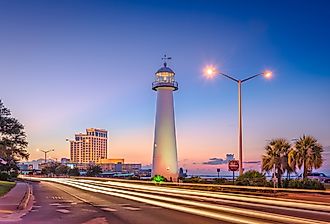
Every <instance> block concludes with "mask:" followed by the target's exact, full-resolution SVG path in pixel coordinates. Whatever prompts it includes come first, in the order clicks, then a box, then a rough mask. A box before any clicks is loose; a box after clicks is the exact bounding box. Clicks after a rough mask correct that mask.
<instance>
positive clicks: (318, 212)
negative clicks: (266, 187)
mask: <svg viewBox="0 0 330 224" xmlns="http://www.w3.org/2000/svg"><path fill="white" fill-rule="evenodd" d="M45 180H46V181H42V182H40V183H33V192H34V195H35V202H34V204H33V207H32V210H31V211H30V212H29V213H28V214H27V215H25V216H24V217H22V220H20V222H19V223H70V224H71V223H127V224H130V223H132V224H140V223H141V224H149V223H150V224H176V223H178V224H181V223H182V224H183V223H184V224H187V223H188V224H194V223H198V224H208V223H210V224H212V223H217V224H219V223H224V224H226V223H241V224H243V223H244V224H266V223H267V224H268V223H294V224H309V223H313V224H317V223H319V224H326V223H330V202H329V203H321V202H307V201H299V200H292V199H280V198H269V197H260V196H251V195H241V194H229V193H219V192H205V191H196V190H187V189H177V188H169V187H159V186H154V185H141V184H136V183H120V182H101V181H91V180H73V179H65V178H63V179H61V178H51V179H45Z"/></svg>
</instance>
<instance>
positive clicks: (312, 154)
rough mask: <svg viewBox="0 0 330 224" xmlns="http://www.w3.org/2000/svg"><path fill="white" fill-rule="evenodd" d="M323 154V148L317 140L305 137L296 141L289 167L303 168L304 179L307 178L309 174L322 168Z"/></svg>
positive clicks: (290, 155)
mask: <svg viewBox="0 0 330 224" xmlns="http://www.w3.org/2000/svg"><path fill="white" fill-rule="evenodd" d="M322 152H323V146H322V145H321V144H320V143H318V142H317V140H316V138H314V137H313V136H309V135H303V136H302V137H300V138H299V139H298V140H297V141H296V143H295V148H294V150H292V151H291V152H290V154H289V165H290V167H292V168H293V167H295V168H296V167H297V168H299V169H301V168H303V177H304V178H306V177H307V175H308V172H311V171H312V170H313V169H318V168H320V167H321V166H322V163H323V159H322Z"/></svg>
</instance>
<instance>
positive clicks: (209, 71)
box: [205, 66, 272, 175]
mask: <svg viewBox="0 0 330 224" xmlns="http://www.w3.org/2000/svg"><path fill="white" fill-rule="evenodd" d="M205 75H206V76H207V77H208V78H212V77H214V76H216V75H223V76H225V77H226V78H228V79H230V80H232V81H234V82H236V83H237V85H238V157H239V174H240V175H242V174H243V130H242V129H243V127H242V83H244V82H246V81H249V80H251V79H253V78H256V77H258V76H260V75H262V76H264V77H266V78H270V77H271V75H272V73H271V72H270V71H266V72H263V73H259V74H256V75H252V76H250V77H248V78H246V79H243V80H241V79H236V78H233V77H231V76H229V75H226V74H224V73H222V72H219V71H217V69H216V68H214V67H213V66H208V67H206V69H205Z"/></svg>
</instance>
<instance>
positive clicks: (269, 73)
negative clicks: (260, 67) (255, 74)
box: [264, 71, 273, 79]
mask: <svg viewBox="0 0 330 224" xmlns="http://www.w3.org/2000/svg"><path fill="white" fill-rule="evenodd" d="M272 75H273V73H272V72H271V71H265V72H264V76H265V78H267V79H270V78H271V77H272Z"/></svg>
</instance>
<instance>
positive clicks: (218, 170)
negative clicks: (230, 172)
mask: <svg viewBox="0 0 330 224" xmlns="http://www.w3.org/2000/svg"><path fill="white" fill-rule="evenodd" d="M217 172H218V179H219V178H220V168H218V169H217Z"/></svg>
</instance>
